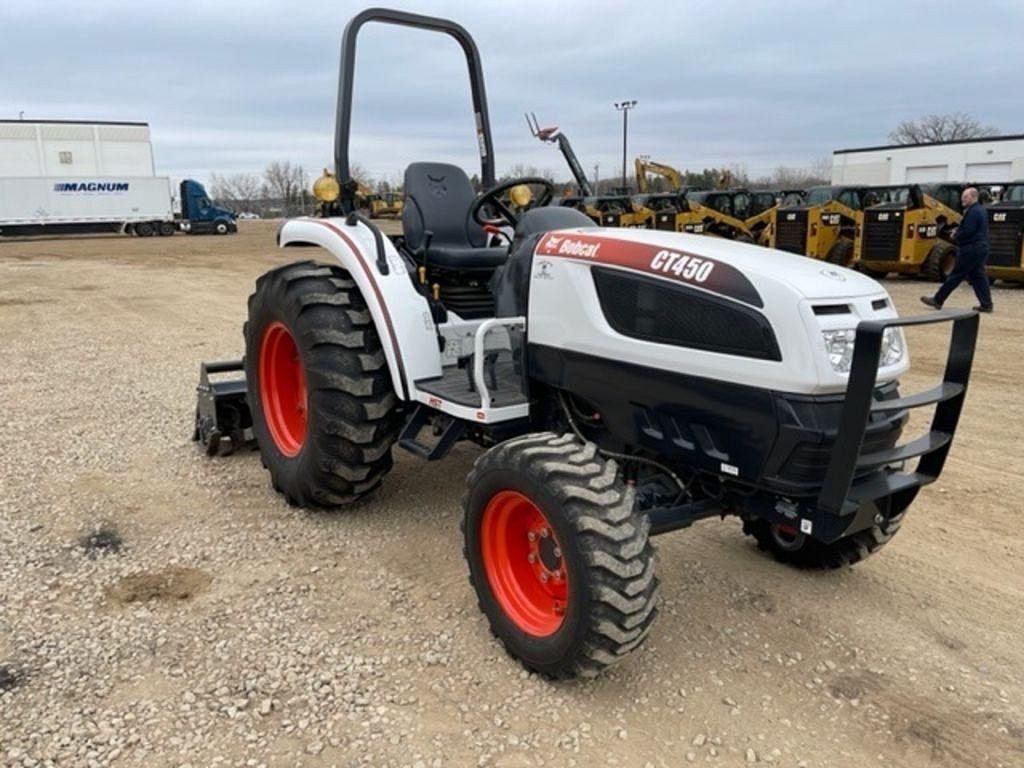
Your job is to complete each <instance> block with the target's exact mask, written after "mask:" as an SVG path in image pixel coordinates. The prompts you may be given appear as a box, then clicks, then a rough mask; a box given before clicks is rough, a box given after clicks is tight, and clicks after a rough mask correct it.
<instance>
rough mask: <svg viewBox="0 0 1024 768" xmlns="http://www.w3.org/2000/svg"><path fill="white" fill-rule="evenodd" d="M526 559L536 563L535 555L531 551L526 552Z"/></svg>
mask: <svg viewBox="0 0 1024 768" xmlns="http://www.w3.org/2000/svg"><path fill="white" fill-rule="evenodd" d="M526 559H527V560H529V561H530V562H531V563H536V562H537V556H536V555H535V554H533V552H531V553H530V554H528V555H527V556H526Z"/></svg>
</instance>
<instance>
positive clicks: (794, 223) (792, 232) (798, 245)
mask: <svg viewBox="0 0 1024 768" xmlns="http://www.w3.org/2000/svg"><path fill="white" fill-rule="evenodd" d="M776 222H777V223H776V226H775V247H776V248H778V249H779V250H780V251H789V252H790V253H799V254H800V255H801V256H803V255H804V254H805V253H806V252H807V211H779V212H778V214H777V215H776Z"/></svg>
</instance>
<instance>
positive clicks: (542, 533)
mask: <svg viewBox="0 0 1024 768" xmlns="http://www.w3.org/2000/svg"><path fill="white" fill-rule="evenodd" d="M540 537H541V538H542V539H546V538H547V537H548V529H547V528H541V529H540Z"/></svg>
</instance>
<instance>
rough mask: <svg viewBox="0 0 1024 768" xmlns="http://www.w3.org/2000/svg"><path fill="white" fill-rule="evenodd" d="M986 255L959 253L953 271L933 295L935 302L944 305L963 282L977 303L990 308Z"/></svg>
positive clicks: (981, 253)
mask: <svg viewBox="0 0 1024 768" xmlns="http://www.w3.org/2000/svg"><path fill="white" fill-rule="evenodd" d="M986 257H987V254H985V253H984V252H980V253H979V252H977V251H974V252H971V253H962V252H961V253H959V254H957V257H956V263H955V264H954V265H953V271H952V272H950V273H949V277H947V278H946V281H945V282H944V283H943V284H942V287H940V288H939V290H938V291H937V292H936V294H935V301H937V302H938V303H939V304H943V303H945V301H946V299H948V298H949V294H951V293H952V292H953V291H954V290H956V287H957V286H958V285H960V283H962V282H963V281H964V280H966V281H967V282H968V283H970V284H971V287H972V288H973V289H974V293H975V295H977V297H978V302H979V303H980V304H981V306H983V307H991V306H992V292H991V291H990V290H989V287H988V275H986V274H985V262H986V261H987V258H986Z"/></svg>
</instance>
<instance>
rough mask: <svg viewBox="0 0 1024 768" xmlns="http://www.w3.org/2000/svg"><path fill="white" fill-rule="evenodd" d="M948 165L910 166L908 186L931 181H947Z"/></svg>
mask: <svg viewBox="0 0 1024 768" xmlns="http://www.w3.org/2000/svg"><path fill="white" fill-rule="evenodd" d="M948 172H949V166H948V165H908V166H907V180H906V183H907V184H923V183H927V182H929V181H946V179H947V178H948V176H947V174H948Z"/></svg>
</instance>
